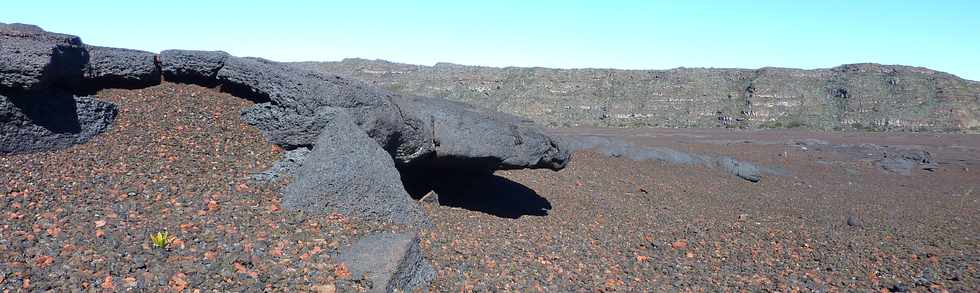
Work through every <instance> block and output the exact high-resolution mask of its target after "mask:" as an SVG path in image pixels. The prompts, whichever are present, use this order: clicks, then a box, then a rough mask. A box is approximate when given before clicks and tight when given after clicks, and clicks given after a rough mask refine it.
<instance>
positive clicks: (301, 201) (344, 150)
mask: <svg viewBox="0 0 980 293" xmlns="http://www.w3.org/2000/svg"><path fill="white" fill-rule="evenodd" d="M320 111H321V113H319V114H318V115H317V117H319V118H320V119H321V121H325V123H324V129H323V131H322V132H321V133H320V136H319V138H318V139H317V142H316V146H315V147H314V148H313V150H312V151H310V153H309V154H308V155H307V156H306V158H305V159H304V161H303V166H302V167H300V168H299V169H298V170H297V171H296V174H298V175H297V177H296V178H294V180H293V181H292V182H291V183H290V184H289V185H288V186H286V188H285V189H283V198H282V206H283V207H285V208H289V209H296V210H303V211H308V212H313V213H331V212H338V213H342V214H346V215H350V216H355V217H359V218H361V219H366V220H374V221H382V222H391V223H396V224H407V225H412V226H418V225H428V224H429V222H428V220H427V218H426V217H425V214H423V212H422V209H421V207H419V205H418V203H416V202H415V201H413V200H412V199H411V198H410V197H409V196H408V193H406V191H405V187H403V186H402V182H401V179H400V178H399V174H398V170H397V169H395V163H394V162H393V161H392V159H391V156H390V155H388V153H387V152H385V151H384V150H383V149H381V147H380V146H378V144H377V143H376V142H375V141H374V140H372V139H371V138H370V137H368V136H367V134H366V133H364V132H363V131H361V130H360V129H359V128H358V127H357V125H355V124H354V122H353V119H351V117H350V116H349V115H348V114H347V113H346V112H345V110H343V109H338V108H321V110H320Z"/></svg>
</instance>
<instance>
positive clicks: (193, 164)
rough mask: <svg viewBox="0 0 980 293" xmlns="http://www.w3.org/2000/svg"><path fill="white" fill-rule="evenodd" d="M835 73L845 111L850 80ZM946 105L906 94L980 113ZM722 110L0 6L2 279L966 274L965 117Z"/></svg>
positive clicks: (359, 286)
mask: <svg viewBox="0 0 980 293" xmlns="http://www.w3.org/2000/svg"><path fill="white" fill-rule="evenodd" d="M849 68H850V67H849ZM882 68H883V67H878V66H858V67H853V69H855V70H859V71H860V70H865V71H866V70H872V71H874V70H878V69H882ZM886 69H887V68H886ZM906 69H907V68H906ZM882 70H885V69H882ZM889 70H890V69H889ZM886 71H887V70H886ZM886 71H881V72H879V73H888V72H891V73H894V72H897V71H887V72H886ZM821 72H823V71H821ZM891 73H888V74H891ZM924 74H926V75H934V74H938V73H936V72H933V71H927V72H925V73H924ZM868 76H872V77H874V76H878V75H876V74H870V75H868ZM870 80H871V81H869V83H868V84H879V83H882V82H883V83H884V84H888V85H889V86H893V87H894V86H898V85H901V84H902V83H900V82H899V81H897V80H892V79H887V80H884V79H883V80H877V79H875V78H871V79H870ZM957 84H959V83H957ZM971 85H972V83H971ZM836 86H837V85H836V84H835V87H833V88H831V90H832V93H836V95H831V97H835V98H831V99H830V100H829V101H830V102H832V103H837V105H838V106H842V107H839V108H836V109H837V110H840V111H841V112H842V113H844V112H847V109H851V108H848V107H844V106H847V104H846V103H852V102H850V101H853V100H851V98H850V97H851V96H852V93H853V96H854V97H859V96H862V95H858V93H859V92H860V89H861V87H860V86H858V87H855V88H857V89H858V90H857V91H848V90H847V88H841V87H836ZM841 86H844V85H841ZM789 88H793V87H792V86H790V87H789ZM749 89H750V90H747V92H749V93H750V94H751V97H752V98H754V97H755V92H756V89H755V87H749ZM761 91H762V90H761V89H760V93H761ZM945 92H946V90H944V89H943V88H934V93H936V94H937V95H935V97H933V98H934V99H937V100H950V101H957V103H959V102H963V101H967V100H969V96H965V94H963V93H967V94H968V92H967V91H962V92H957V93H956V95H955V97H953V98H950V96H945V95H938V94H939V93H945ZM487 96H489V94H487ZM702 96H705V97H707V95H702ZM964 97H965V98H964ZM931 99H932V98H931ZM854 103H857V102H854ZM750 104H751V103H750ZM858 104H860V103H858ZM954 104H955V103H954ZM967 104H968V103H967ZM924 105H925V104H924ZM957 105H959V104H957ZM564 107H565V108H566V109H571V106H567V105H566V106H564ZM923 107H926V106H923ZM926 108H928V107H926ZM497 109H499V107H498V108H497ZM923 109H924V108H923ZM936 109H939V110H936ZM943 109H945V108H935V107H933V108H932V109H931V110H936V111H939V112H936V113H939V114H937V115H932V114H928V113H933V112H928V111H925V112H923V111H912V112H908V113H912V114H915V115H920V114H923V113H926V114H928V115H931V116H929V117H932V118H937V120H936V121H932V122H930V121H927V120H922V121H920V122H922V123H926V124H930V123H931V124H930V125H954V124H955V125H959V126H969V125H972V124H970V123H973V122H972V121H974V120H972V118H970V117H974V116H969V115H967V116H969V117H967V116H963V115H965V114H963V113H967V114H970V115H973V114H971V113H973V112H970V111H972V110H970V109H968V108H965V107H960V108H958V109H959V110H960V112H956V111H952V110H950V111H945V110H943ZM702 110H703V109H702ZM604 111H605V110H604ZM865 112H866V111H865ZM690 113H693V112H688V114H690ZM747 113H749V112H743V115H745V116H748V114H747ZM860 113H864V112H860ZM903 113H905V112H903ZM957 113H959V114H957ZM716 114H718V115H721V116H718V117H715V118H710V117H708V116H705V117H707V119H708V120H711V121H712V123H718V124H717V125H718V126H719V127H720V126H724V127H728V128H710V129H697V128H691V129H670V128H647V127H636V128H578V127H567V128H543V127H541V126H540V125H539V124H537V123H535V122H534V121H532V120H529V119H528V118H525V117H521V116H517V115H513V114H508V113H503V112H499V111H496V110H493V109H490V108H481V107H478V106H475V105H473V104H468V103H463V102H459V101H452V100H451V99H444V98H439V97H430V96H423V95H416V94H412V93H403V92H396V91H394V90H390V89H385V88H382V87H380V86H379V85H378V84H377V83H376V82H371V81H359V80H357V79H353V78H350V77H347V76H343V75H338V74H335V73H331V72H324V71H311V70H308V69H304V68H302V67H299V66H296V65H295V64H288V63H281V62H275V61H270V60H265V59H261V58H251V57H236V56H232V55H230V54H228V53H225V52H221V51H194V50H165V51H162V52H160V53H151V52H144V51H136V50H129V49H121V48H109V47H99V46H92V45H88V44H85V43H83V42H82V41H81V39H80V38H79V37H77V36H73V35H67V34H59V33H53V32H48V31H45V30H43V29H41V28H40V27H37V26H33V25H26V24H3V23H0V183H2V184H0V291H2V292H4V293H5V292H83V291H84V292H91V291H124V292H128V291H135V292H144V291H152V292H171V291H172V292H307V291H312V292H325V293H333V292H406V291H408V292H425V291H430V292H450V291H453V292H455V291H461V292H497V291H513V292H579V291H593V292H664V291H690V292H709V291H710V292H715V291H740V292H742V291H778V292H797V291H813V292H839V291H857V292H883V291H885V292H908V291H913V292H977V291H978V290H980V273H978V271H977V270H978V266H980V238H978V237H980V227H978V226H977V224H978V223H980V136H978V135H977V134H966V133H961V132H965V131H970V130H969V127H967V128H964V127H958V128H957V127H949V128H944V130H948V131H949V132H947V133H938V132H935V133H932V132H929V133H927V132H917V131H920V130H921V131H935V130H936V129H933V128H915V129H906V128H880V129H879V128H864V127H851V128H842V127H836V128H832V129H838V131H832V132H831V131H819V132H818V131H813V130H802V129H795V128H796V127H804V126H807V124H805V123H802V122H801V123H800V124H793V125H792V126H787V127H790V128H794V129H790V130H778V129H768V130H757V129H755V130H754V129H749V128H751V127H753V126H752V124H751V123H748V124H747V123H735V122H745V119H743V118H745V117H731V116H726V115H722V114H724V113H722V112H717V113H716ZM838 114H840V113H838ZM845 114H846V113H845ZM940 114H941V115H940ZM960 114H963V115H960ZM956 115H960V116H956ZM954 116H955V117H958V118H957V119H959V118H963V119H959V120H956V119H954V120H955V121H952V120H950V119H946V118H949V117H954ZM602 117H606V118H608V117H607V116H605V114H603V116H602ZM612 117H616V116H612ZM705 117H702V118H705ZM820 117H821V118H820V119H822V120H820V121H824V120H826V119H831V120H833V121H834V123H836V124H840V123H844V122H846V121H845V120H846V119H845V118H847V117H848V116H847V115H837V114H834V115H822V116H820ZM606 118H603V119H606ZM712 119H713V120H712ZM706 121H707V120H706ZM888 121H891V120H888ZM896 121H897V120H896ZM943 121H945V122H943ZM951 121H952V122H951ZM886 122H887V121H886ZM946 122H949V123H946ZM953 122H955V123H953ZM937 123H938V124H937ZM943 123H945V124H943ZM950 123H953V124H950ZM854 124H856V123H852V126H853V125H854ZM569 125H572V124H569ZM773 125H775V124H773ZM955 125H954V126H955ZM692 126H694V125H692ZM857 129H861V130H869V129H871V130H892V131H891V132H861V131H857ZM842 130H843V131H842ZM898 130H902V131H901V132H899V131H898ZM913 131H916V132H913Z"/></svg>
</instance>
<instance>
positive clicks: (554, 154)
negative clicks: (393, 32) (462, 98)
mask: <svg viewBox="0 0 980 293" xmlns="http://www.w3.org/2000/svg"><path fill="white" fill-rule="evenodd" d="M395 101H396V102H397V103H398V104H399V105H400V106H401V107H400V108H401V109H402V110H403V111H405V112H407V113H409V114H410V115H413V116H416V117H420V118H419V120H423V121H427V122H428V123H431V125H432V126H431V129H432V131H433V137H434V139H435V141H434V143H435V154H434V157H433V158H432V159H431V160H428V161H423V162H421V164H420V165H424V166H426V167H433V168H437V169H469V170H480V171H493V170H506V169H523V168H547V169H552V170H560V169H562V168H564V167H565V164H566V163H567V162H568V159H569V152H568V149H567V148H565V147H563V146H561V145H560V144H559V142H558V141H557V140H555V139H553V138H551V137H549V136H547V135H545V134H544V133H543V131H541V130H540V129H538V128H537V127H536V126H535V125H534V123H533V122H531V121H529V120H526V119H522V118H520V117H517V116H513V115H510V114H505V113H501V112H496V111H490V110H487V109H482V108H477V107H474V106H471V105H467V104H463V103H459V102H453V101H449V100H445V99H437V98H427V97H404V98H402V99H396V100H395Z"/></svg>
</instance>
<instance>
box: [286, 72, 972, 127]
mask: <svg viewBox="0 0 980 293" xmlns="http://www.w3.org/2000/svg"><path fill="white" fill-rule="evenodd" d="M294 65H295V66H300V67H304V68H307V69H314V70H320V71H325V72H331V73H337V74H342V75H348V76H351V77H354V78H357V79H361V80H365V81H368V82H371V83H374V84H377V85H379V86H382V87H385V88H388V89H390V90H393V91H396V92H401V93H405V94H412V95H422V96H436V97H443V98H447V99H450V100H455V101H462V102H466V103H470V104H475V105H479V106H482V107H486V108H490V109H495V110H500V111H504V112H509V113H513V114H517V115H521V116H524V117H528V118H531V119H533V120H535V121H537V122H539V123H542V124H544V125H548V126H597V127H634V126H656V127H743V128H784V127H804V128H813V129H862V130H875V131H887V130H925V131H955V130H973V131H976V130H978V129H980V83H978V82H975V81H969V80H964V79H961V78H959V77H956V76H954V75H952V74H948V73H944V72H939V71H934V70H930V69H926V68H920V67H909V66H899V65H879V64H850V65H842V66H838V67H834V68H829V69H814V70H802V69H790V68H761V69H756V70H752V69H714V68H712V69H708V68H677V69H670V70H616V69H550V68H518V67H507V68H493V67H477V66H463V65H455V64H448V63H440V64H436V65H435V66H419V65H410V64H400V63H392V62H387V61H381V60H364V59H345V60H343V61H340V62H301V63H294Z"/></svg>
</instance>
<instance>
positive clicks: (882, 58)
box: [0, 0, 980, 80]
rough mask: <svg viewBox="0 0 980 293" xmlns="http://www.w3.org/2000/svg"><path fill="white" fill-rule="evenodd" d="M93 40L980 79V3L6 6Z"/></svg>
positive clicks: (336, 55)
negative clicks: (874, 66)
mask: <svg viewBox="0 0 980 293" xmlns="http://www.w3.org/2000/svg"><path fill="white" fill-rule="evenodd" d="M5 2H6V3H4V4H3V5H2V6H3V9H2V10H0V22H8V23H9V22H24V23H32V24H37V25H40V26H42V27H44V28H45V29H48V30H51V31H57V32H65V33H71V34H75V35H79V36H81V37H82V40H84V41H85V42H86V43H89V44H97V45H107V46H115V47H126V48H135V49H143V50H148V51H160V50H163V49H172V48H181V49H206V50H224V51H227V52H230V53H232V54H235V55H240V56H258V57H265V58H268V59H273V60H280V61H299V60H340V59H343V58H347V57H362V58H369V59H375V58H378V59H386V60H391V61H397V62H405V63H414V64H426V65H431V64H434V63H436V62H440V61H445V62H453V63H460V64H468V65H489V66H545V67H561V68H577V67H602V68H627V69H665V68H674V67H681V66H684V67H744V68H758V67H763V66H780V67H799V68H819V67H832V66H836V65H839V64H844V63H857V62H877V63H885V64H905V65H914V66H924V67H929V68H933V69H937V70H941V71H946V72H950V73H953V74H956V75H959V76H961V77H964V78H968V79H972V80H980V1H899V0H892V1H858V0H851V1H837V0H823V1H653V0H647V1H615V0H609V1H574V0H569V1H533V0H523V1H507V0H496V1H480V2H477V1H458V0H456V1H424V2H423V1H342V2H338V3H332V2H330V1H275V2H273V1H268V2H262V3H259V2H258V1H255V2H252V1H244V0H238V1H223V0H214V1H204V0H201V1H181V0H172V1H152V2H149V1H132V0H130V1H38V0H32V1H13V0H12V1H5Z"/></svg>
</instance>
